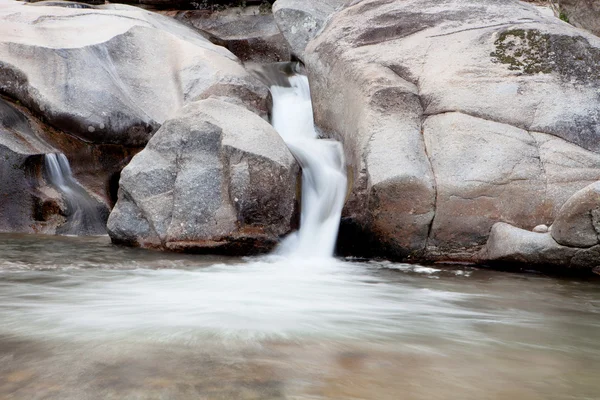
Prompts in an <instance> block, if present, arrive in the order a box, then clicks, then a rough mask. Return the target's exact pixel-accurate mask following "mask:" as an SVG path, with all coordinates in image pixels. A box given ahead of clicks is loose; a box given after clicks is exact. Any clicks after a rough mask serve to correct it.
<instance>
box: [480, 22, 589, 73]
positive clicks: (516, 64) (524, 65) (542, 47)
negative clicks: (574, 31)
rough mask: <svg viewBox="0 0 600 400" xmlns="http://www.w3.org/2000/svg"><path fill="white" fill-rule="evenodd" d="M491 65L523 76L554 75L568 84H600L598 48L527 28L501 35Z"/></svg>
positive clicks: (582, 38) (565, 36)
mask: <svg viewBox="0 0 600 400" xmlns="http://www.w3.org/2000/svg"><path fill="white" fill-rule="evenodd" d="M494 45H495V47H496V50H495V51H493V52H492V53H490V56H491V57H492V62H494V63H501V64H506V65H507V66H508V69H509V70H511V71H518V72H520V73H522V74H525V75H533V74H550V73H557V74H559V75H560V76H561V77H563V78H564V79H566V80H569V81H577V82H579V83H585V82H590V81H600V70H599V69H598V68H597V66H598V65H600V49H598V48H596V47H593V46H592V45H591V44H590V43H589V42H588V41H587V39H585V38H584V37H581V36H568V35H552V34H548V33H542V32H540V31H539V30H536V29H531V30H525V29H510V30H507V31H504V32H501V33H500V34H499V36H498V38H497V39H496V41H495V42H494Z"/></svg>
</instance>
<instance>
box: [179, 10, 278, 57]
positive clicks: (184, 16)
mask: <svg viewBox="0 0 600 400" xmlns="http://www.w3.org/2000/svg"><path fill="white" fill-rule="evenodd" d="M174 18H176V19H177V20H179V21H182V22H185V23H187V24H188V25H191V26H193V27H194V28H196V29H199V30H200V31H201V32H206V33H207V34H208V38H209V39H210V40H211V41H212V42H213V43H216V44H219V45H222V46H224V47H226V48H227V49H229V51H231V52H232V53H233V54H235V55H236V56H237V57H238V58H239V59H240V60H242V61H244V62H247V61H250V62H256V63H272V62H280V61H289V60H290V48H289V46H288V44H287V42H286V40H285V38H284V37H283V35H282V34H281V32H279V29H278V28H277V25H276V24H275V19H274V17H273V14H272V13H264V12H262V10H261V9H260V7H257V6H254V7H244V8H242V7H233V8H229V9H226V10H224V11H216V12H206V11H180V12H177V13H176V14H175V15H174Z"/></svg>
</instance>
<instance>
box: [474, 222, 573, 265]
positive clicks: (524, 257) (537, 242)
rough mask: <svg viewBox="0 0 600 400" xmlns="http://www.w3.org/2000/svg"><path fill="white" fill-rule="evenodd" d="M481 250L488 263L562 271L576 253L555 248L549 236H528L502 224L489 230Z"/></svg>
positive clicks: (556, 246)
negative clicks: (528, 265) (555, 266)
mask: <svg viewBox="0 0 600 400" xmlns="http://www.w3.org/2000/svg"><path fill="white" fill-rule="evenodd" d="M485 250H486V257H485V258H486V259H487V260H489V261H503V262H518V263H526V264H535V265H545V264H552V265H558V266H562V267H568V266H569V265H570V260H571V258H573V257H574V256H575V254H576V253H577V251H578V249H573V248H569V247H565V246H561V245H559V244H558V243H556V242H555V241H554V239H552V235H550V234H549V233H535V232H529V231H526V230H524V229H519V228H516V227H514V226H512V225H509V224H506V223H503V222H499V223H497V224H495V225H494V226H493V228H492V230H491V232H490V236H489V239H488V242H487V245H486V248H485Z"/></svg>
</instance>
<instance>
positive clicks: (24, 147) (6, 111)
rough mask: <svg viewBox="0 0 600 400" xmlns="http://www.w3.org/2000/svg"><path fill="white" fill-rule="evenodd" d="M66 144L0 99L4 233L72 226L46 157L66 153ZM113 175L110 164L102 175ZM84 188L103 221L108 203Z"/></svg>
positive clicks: (0, 225)
mask: <svg viewBox="0 0 600 400" xmlns="http://www.w3.org/2000/svg"><path fill="white" fill-rule="evenodd" d="M51 143H52V144H51ZM53 144H54V145H53ZM64 146H68V144H67V145H65V144H64V143H60V142H57V141H54V140H53V137H52V136H51V135H50V134H49V133H48V129H47V127H45V126H44V125H43V124H41V123H39V121H37V120H35V118H33V117H32V116H31V115H30V114H28V113H27V111H26V110H25V109H23V108H22V107H19V106H16V105H13V104H11V103H9V102H7V101H6V100H4V99H2V98H0V162H1V163H2V167H1V168H0V198H1V199H2V201H0V232H25V233H45V234H54V233H57V232H62V231H63V229H65V224H68V223H70V222H71V221H70V220H69V216H70V212H69V206H68V201H67V199H66V198H65V196H64V195H65V193H61V192H60V191H59V190H58V188H56V187H53V186H52V184H51V182H50V181H49V179H48V171H47V170H46V167H45V156H46V154H49V153H59V152H62V151H63V149H64ZM75 147H76V146H73V145H71V149H74V148H75ZM107 159H108V160H110V156H108V155H107ZM96 161H97V160H94V161H92V162H89V164H95V162H96ZM111 172H113V170H112V168H111V167H110V166H107V168H106V170H105V171H104V172H102V173H100V174H99V175H101V176H103V174H104V173H107V174H110V173H111ZM82 190H83V192H85V193H82V194H81V196H82V198H85V199H86V200H87V201H88V203H87V204H88V205H89V206H90V207H91V208H92V209H94V210H95V211H97V213H98V215H100V217H101V218H102V217H104V221H105V220H106V216H107V215H108V207H107V205H108V204H107V203H108V202H104V201H102V200H103V199H102V198H101V197H100V196H97V195H96V194H94V193H93V191H90V190H85V189H82ZM81 228H82V227H77V226H73V228H72V229H70V230H69V233H71V234H75V233H80V234H86V233H87V231H83V230H82V229H81Z"/></svg>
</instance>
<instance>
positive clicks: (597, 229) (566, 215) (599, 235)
mask: <svg viewBox="0 0 600 400" xmlns="http://www.w3.org/2000/svg"><path fill="white" fill-rule="evenodd" d="M552 237H553V238H554V240H556V241H557V242H558V243H560V244H562V245H564V246H571V247H591V246H595V245H597V244H600V182H596V183H593V184H591V185H589V186H587V187H585V188H583V189H581V190H580V191H578V192H577V193H575V194H574V195H573V197H571V198H570V199H569V200H568V201H567V202H566V203H565V204H564V205H563V206H562V208H561V210H560V212H559V214H558V216H557V217H556V220H555V221H554V224H553V225H552Z"/></svg>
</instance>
